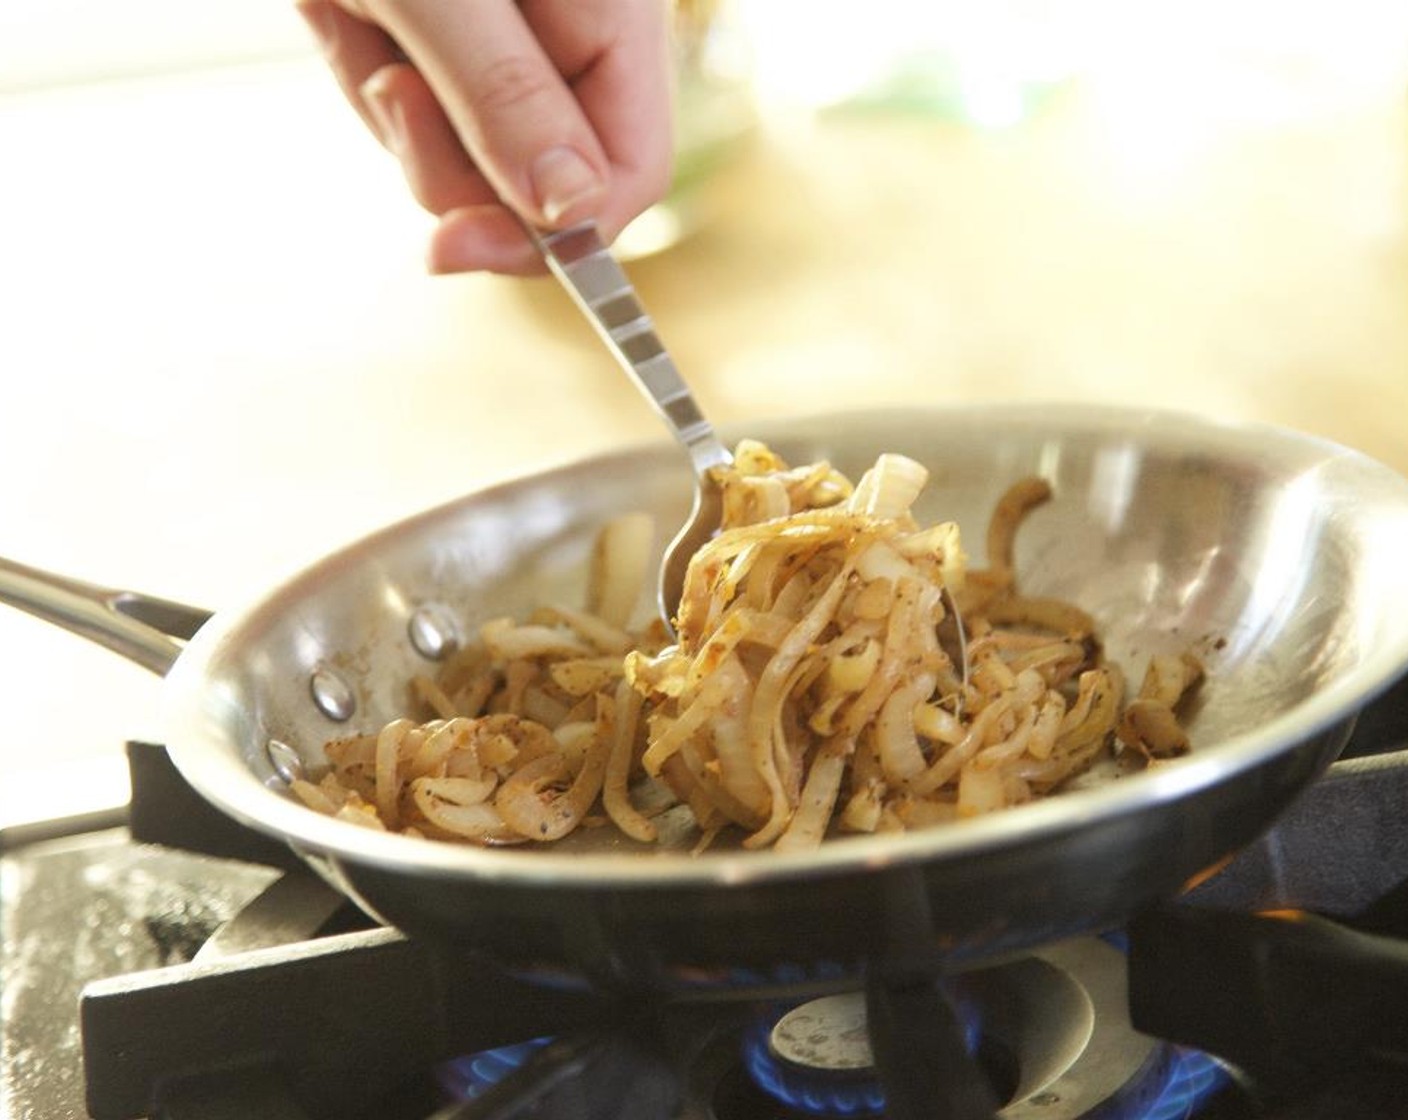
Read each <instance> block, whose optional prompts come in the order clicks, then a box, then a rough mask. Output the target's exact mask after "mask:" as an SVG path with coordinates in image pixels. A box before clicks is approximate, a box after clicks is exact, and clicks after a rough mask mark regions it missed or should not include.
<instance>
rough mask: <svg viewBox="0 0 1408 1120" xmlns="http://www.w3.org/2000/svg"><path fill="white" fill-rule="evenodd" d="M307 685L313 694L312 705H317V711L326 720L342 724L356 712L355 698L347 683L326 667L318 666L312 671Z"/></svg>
mask: <svg viewBox="0 0 1408 1120" xmlns="http://www.w3.org/2000/svg"><path fill="white" fill-rule="evenodd" d="M309 685H310V687H311V689H312V692H313V703H315V704H317V705H318V711H320V712H322V713H323V715H325V716H327V717H328V719H334V720H337V722H338V723H342V722H344V721H345V720H349V719H351V718H352V713H353V712H355V711H356V710H357V698H356V696H354V695H353V694H352V689H351V687H350V686H349V685H348V684H347V682H346V681H344V680H343V679H342V678H341V677H339V676H338V675H337V674H336V673H334V672H333V671H332V670H331V669H329V668H328V667H327V666H326V665H319V666H318V667H317V668H316V669H314V670H313V677H312V679H311V680H310V681H309Z"/></svg>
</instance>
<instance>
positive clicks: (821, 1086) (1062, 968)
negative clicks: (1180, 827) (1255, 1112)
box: [441, 938, 1229, 1120]
mask: <svg viewBox="0 0 1408 1120" xmlns="http://www.w3.org/2000/svg"><path fill="white" fill-rule="evenodd" d="M1124 977H1125V965H1124V954H1123V952H1122V951H1121V950H1120V948H1118V947H1117V945H1116V944H1111V943H1109V942H1107V941H1104V940H1100V939H1095V938H1090V939H1083V940H1079V941H1072V942H1066V943H1063V944H1060V945H1056V946H1052V947H1050V948H1047V949H1044V950H1041V951H1039V952H1037V953H1034V954H1032V955H1031V956H1028V957H1023V958H1020V959H1017V960H1014V961H1010V962H1007V963H1005V964H1001V965H997V966H995V967H992V968H988V969H983V970H980V971H976V972H973V973H970V974H966V975H964V976H961V977H958V978H956V979H955V980H954V981H952V982H949V983H947V984H946V985H945V994H946V995H947V996H948V998H949V1002H950V1004H951V1005H952V1006H953V1007H954V1010H955V1012H956V1014H957V1016H958V1018H959V1021H960V1022H961V1024H962V1026H963V1029H964V1033H965V1038H966V1041H967V1044H968V1050H969V1052H970V1054H971V1055H972V1056H973V1059H974V1061H976V1062H977V1064H978V1066H979V1067H980V1069H981V1070H982V1071H983V1073H984V1074H985V1075H986V1076H987V1078H988V1080H989V1082H990V1083H991V1085H992V1087H993V1090H994V1093H995V1095H996V1096H997V1098H998V1099H999V1100H1000V1101H1002V1102H1005V1104H1004V1106H1003V1107H1002V1108H1001V1111H1000V1112H999V1113H998V1115H999V1116H1000V1117H1001V1118H1002V1120H1186V1118H1188V1117H1192V1116H1194V1115H1196V1113H1197V1112H1198V1110H1199V1109H1201V1108H1202V1107H1203V1106H1204V1105H1205V1104H1206V1102H1208V1101H1209V1100H1210V1099H1211V1098H1212V1097H1213V1096H1214V1095H1216V1094H1217V1093H1219V1092H1220V1091H1221V1090H1223V1089H1224V1088H1225V1087H1226V1086H1227V1084H1228V1081H1229V1076H1228V1074H1227V1073H1226V1071H1225V1070H1224V1069H1223V1068H1222V1066H1221V1065H1219V1064H1218V1063H1217V1062H1216V1061H1215V1060H1214V1059H1212V1058H1209V1057H1208V1056H1206V1055H1204V1054H1201V1053H1199V1052H1197V1051H1193V1050H1188V1049H1184V1048H1181V1047H1176V1046H1172V1045H1168V1044H1165V1043H1162V1042H1158V1041H1156V1040H1154V1039H1151V1038H1148V1037H1147V1036H1145V1035H1142V1034H1140V1033H1138V1032H1137V1031H1135V1030H1134V1029H1133V1028H1132V1027H1131V1026H1130V1023H1129V1018H1128V1014H1127V1012H1126V1010H1125V998H1126V989H1125V980H1124ZM688 1010H689V1012H690V1014H691V1015H692V1016H693V1018H692V1019H691V1020H690V1022H691V1023H692V1024H693V1031H694V1033H695V1034H696V1035H697V1036H698V1039H699V1040H700V1041H699V1043H698V1044H697V1045H695V1046H691V1047H689V1048H688V1049H689V1050H690V1052H692V1053H694V1054H695V1055H696V1056H695V1059H694V1061H693V1063H692V1065H691V1067H690V1069H689V1071H688V1074H687V1078H688V1081H689V1085H688V1091H687V1093H686V1099H685V1102H684V1104H683V1106H682V1110H681V1112H680V1113H679V1120H764V1118H766V1120H861V1118H871V1117H883V1115H884V1108H885V1102H884V1094H883V1091H882V1090H881V1087H880V1082H879V1077H878V1073H877V1071H876V1069H875V1067H874V1064H873V1063H874V1057H873V1054H872V1051H871V1046H870V1041H869V1035H868V1033H867V1024H866V1009H865V1001H864V998H863V997H862V996H861V995H859V994H852V993H842V994H837V995H831V996H826V997H822V998H819V999H813V1000H809V1001H806V1002H803V1003H798V1004H796V1005H793V1006H790V1007H788V1006H779V1005H776V1004H770V1005H765V1006H759V1007H755V1008H753V1009H752V1010H751V1011H743V1012H729V1011H728V1010H726V1009H723V1008H708V1007H692V1008H690V1009H688ZM546 1041H547V1040H545V1039H535V1040H532V1041H530V1042H525V1043H520V1044H517V1045H513V1046H507V1047H502V1048H499V1049H496V1050H490V1051H485V1052H482V1053H479V1054H474V1055H470V1056H467V1057H465V1058H461V1059H458V1060H456V1061H454V1062H450V1063H447V1064H446V1066H445V1067H444V1069H443V1070H442V1072H441V1081H442V1083H443V1084H444V1085H445V1086H446V1087H447V1088H448V1089H450V1090H451V1092H452V1093H453V1095H454V1096H455V1097H457V1098H459V1099H462V1100H463V1099H474V1098H476V1097H478V1096H480V1095H481V1094H482V1093H483V1092H484V1091H485V1090H487V1088H489V1087H490V1086H492V1085H496V1084H498V1083H500V1082H501V1081H503V1080H504V1079H505V1078H506V1077H508V1076H510V1075H511V1074H513V1073H514V1072H516V1071H517V1070H518V1069H519V1067H520V1066H522V1064H523V1063H524V1062H525V1061H527V1060H529V1059H530V1058H532V1056H533V1055H534V1054H535V1053H536V1052H537V1051H538V1050H539V1049H541V1048H542V1047H543V1045H544V1044H545V1042H546Z"/></svg>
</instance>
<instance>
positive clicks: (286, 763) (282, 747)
mask: <svg viewBox="0 0 1408 1120" xmlns="http://www.w3.org/2000/svg"><path fill="white" fill-rule="evenodd" d="M264 753H265V754H266V755H268V756H269V764H270V765H271V766H273V768H274V773H275V774H277V775H278V776H279V777H280V778H282V779H283V780H284V781H285V782H295V781H298V780H299V779H300V778H302V777H303V759H302V758H300V757H299V754H298V752H297V751H296V750H294V749H293V748H292V747H291V746H289V745H288V744H287V743H283V742H280V741H279V740H278V739H270V740H269V741H268V742H267V743H265V744H264Z"/></svg>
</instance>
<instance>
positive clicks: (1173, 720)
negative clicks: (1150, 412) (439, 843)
mask: <svg viewBox="0 0 1408 1120" xmlns="http://www.w3.org/2000/svg"><path fill="white" fill-rule="evenodd" d="M927 477H928V475H927V471H926V470H925V469H924V467H923V466H921V465H920V464H919V463H917V462H915V461H914V460H912V459H908V458H905V457H904V456H900V455H882V456H880V458H879V459H878V460H877V461H876V463H875V465H874V467H873V468H871V469H870V470H869V471H867V472H866V473H865V474H864V475H863V476H862V477H861V479H860V480H859V482H857V483H856V484H855V485H854V486H852V484H851V483H850V481H849V480H848V479H846V478H845V477H843V476H842V475H840V474H838V473H837V472H836V471H834V470H833V469H832V468H831V467H830V466H829V465H828V464H826V463H816V464H811V465H808V466H804V467H798V468H789V467H788V466H787V464H785V463H784V462H783V461H782V460H781V459H779V458H778V456H777V455H775V454H774V453H773V452H772V451H770V450H769V449H768V448H767V447H765V446H763V445H761V444H758V443H755V442H751V441H744V442H743V443H742V444H740V445H739V447H738V449H737V454H736V456H735V459H734V462H733V464H732V465H731V466H730V467H728V468H725V469H723V470H721V471H720V472H719V473H718V482H719V484H720V486H721V487H722V491H723V500H724V517H723V527H722V529H721V531H720V532H719V534H718V535H717V536H716V537H715V538H714V539H713V540H712V541H710V542H709V543H708V544H707V545H705V546H704V547H703V548H702V549H701V550H700V551H699V553H698V554H697V555H696V556H695V557H694V558H693V560H692V562H691V564H690V568H689V572H688V575H687V577H686V580H685V587H684V596H683V600H682V602H681V604H680V609H679V614H678V617H677V619H676V620H675V624H676V632H677V637H676V640H675V641H674V642H673V643H672V644H668V645H667V644H666V642H667V640H668V635H667V634H666V633H665V630H664V627H663V626H661V625H660V624H659V623H656V624H655V625H654V626H652V627H649V628H647V629H646V630H645V631H643V632H641V631H632V630H630V629H629V628H628V626H629V621H630V618H631V615H632V613H633V609H634V606H635V603H636V601H637V600H638V598H639V592H640V589H641V588H642V587H643V586H644V583H645V581H646V569H647V556H648V550H649V544H650V540H651V537H652V528H651V525H650V523H649V520H648V519H646V518H643V517H640V516H628V517H624V518H621V519H618V520H617V521H614V522H612V523H611V524H609V525H608V526H606V527H605V529H604V530H603V531H602V533H601V536H600V539H599V542H598V548H597V554H596V557H595V565H594V567H595V570H594V575H593V579H592V584H591V586H592V592H591V596H590V598H591V601H590V602H589V603H588V604H587V608H586V609H585V610H576V609H572V608H569V607H565V606H561V605H558V606H550V607H543V608H541V609H539V610H538V611H536V612H534V614H533V615H532V616H530V617H529V618H526V619H508V618H499V619H493V620H491V621H488V622H486V623H484V624H483V625H482V626H480V627H479V631H478V636H477V640H476V641H474V642H472V643H469V644H467V645H465V646H464V647H463V648H461V649H459V650H458V651H457V652H456V653H455V654H454V655H453V656H452V657H451V658H450V659H449V660H448V661H447V662H446V664H445V665H444V667H443V668H442V670H441V672H440V673H439V674H438V676H436V677H435V678H433V679H432V678H430V677H417V678H415V679H413V680H412V681H411V691H412V694H413V698H414V704H415V706H416V707H417V708H419V709H420V714H421V716H422V717H424V716H428V717H429V718H428V719H426V720H424V721H421V719H414V718H405V719H398V720H395V721H393V722H391V723H389V724H387V725H386V726H385V727H384V728H382V729H381V730H380V731H379V732H377V733H376V734H372V735H360V736H354V737H351V738H346V739H339V740H336V741H334V742H331V743H328V744H327V745H326V754H327V757H328V761H329V767H328V770H327V772H326V773H325V774H324V775H322V776H321V778H320V780H319V781H317V782H316V783H315V782H310V781H299V782H296V783H294V791H295V792H296V793H297V794H298V796H300V797H301V798H302V799H303V800H304V801H305V802H306V803H307V804H308V805H310V806H312V807H313V808H315V809H318V810H320V811H323V812H326V813H330V814H334V815H337V816H340V817H342V818H344V819H348V820H352V821H356V822H358V823H362V824H366V825H369V826H372V827H377V828H388V829H394V830H399V831H403V832H407V833H412V834H415V835H421V836H427V837H432V838H438V839H447V840H462V841H469V842H474V843H480V844H511V843H522V842H526V841H553V840H558V839H560V838H562V837H563V836H566V835H567V834H568V833H570V832H572V831H573V830H574V829H576V828H579V827H596V826H613V827H615V828H617V829H619V830H620V831H621V832H623V833H624V834H625V835H627V836H629V837H631V838H633V839H635V840H638V841H641V842H644V843H649V842H652V841H654V840H656V838H657V828H656V824H655V818H656V815H657V814H658V813H659V812H661V811H662V810H664V809H666V808H668V807H671V806H674V805H680V804H683V805H685V806H687V807H688V810H689V812H690V813H691V814H692V817H693V820H694V823H695V824H696V825H697V828H698V845H697V847H698V848H700V849H702V848H703V847H705V846H707V845H708V844H709V843H711V842H712V841H713V839H714V838H715V837H716V836H717V835H718V834H719V833H720V832H721V831H722V830H725V829H738V830H742V832H743V834H744V837H743V840H742V843H743V844H744V846H746V847H753V848H760V847H769V846H771V847H776V848H779V849H785V848H793V849H796V848H806V847H811V846H814V845H816V844H818V843H820V842H821V841H822V840H823V839H824V838H825V837H827V836H829V835H832V834H836V833H845V832H877V831H893V830H902V829H910V828H920V827H926V826H929V825H934V824H938V823H941V822H945V821H952V820H956V819H960V818H963V817H967V816H972V815H974V814H978V813H987V812H991V811H994V810H998V809H1002V808H1005V807H1008V806H1012V805H1018V804H1021V803H1023V802H1026V801H1030V800H1032V799H1033V798H1037V797H1041V796H1045V795H1047V794H1049V793H1052V792H1054V791H1056V790H1059V789H1060V788H1061V787H1062V786H1063V785H1064V784H1066V783H1068V782H1070V781H1071V780H1072V779H1073V778H1074V777H1076V776H1077V775H1080V774H1083V773H1085V772H1087V771H1089V770H1090V768H1091V767H1092V766H1094V765H1095V764H1096V763H1097V762H1101V761H1102V760H1108V759H1110V758H1112V757H1113V756H1114V755H1115V754H1120V755H1121V756H1122V757H1123V758H1124V759H1125V760H1133V761H1134V762H1135V763H1136V764H1141V765H1142V764H1146V763H1147V762H1148V761H1150V760H1155V759H1160V758H1166V757H1170V756H1174V755H1177V754H1181V753H1183V752H1184V751H1186V750H1187V749H1188V739H1187V736H1186V734H1185V733H1184V731H1183V728H1182V727H1181V725H1180V723H1179V720H1178V716H1177V708H1178V706H1179V704H1180V702H1181V701H1182V700H1183V698H1184V697H1185V696H1186V695H1187V694H1188V692H1189V691H1190V689H1192V688H1193V687H1194V686H1195V685H1196V684H1197V682H1198V680H1199V679H1200V677H1201V672H1202V670H1201V667H1200V666H1199V664H1198V662H1197V660H1196V659H1195V658H1193V657H1192V656H1191V655H1186V654H1185V655H1183V656H1179V657H1155V658H1154V659H1153V660H1152V661H1151V662H1150V665H1149V669H1148V672H1147V673H1146V675H1145V678H1144V682H1143V684H1142V685H1141V687H1140V689H1139V691H1138V694H1137V695H1136V696H1135V697H1134V698H1133V699H1132V700H1130V701H1129V702H1126V699H1125V695H1124V694H1125V687H1124V681H1123V676H1122V674H1121V673H1120V671H1119V669H1118V668H1117V667H1116V666H1115V665H1113V664H1112V663H1109V662H1107V661H1106V660H1105V659H1104V656H1103V651H1102V647H1101V644H1100V642H1099V639H1098V635H1097V634H1096V632H1095V625H1094V622H1093V621H1092V619H1091V617H1090V616H1089V615H1088V614H1087V613H1086V612H1085V611H1083V610H1081V609H1080V608H1079V607H1077V606H1075V605H1074V604H1071V603H1068V602H1065V601H1062V600H1054V599H1047V598H1038V597H1030V596H1027V595H1024V594H1023V593H1022V592H1021V590H1020V589H1019V587H1018V582H1017V578H1016V573H1015V571H1014V567H1013V559H1012V557H1013V542H1014V538H1015V536H1016V533H1017V530H1018V527H1019V526H1020V524H1021V522H1022V520H1023V518H1024V517H1025V516H1026V514H1027V513H1028V511H1030V510H1031V509H1033V508H1034V507H1036V506H1037V505H1040V504H1041V503H1043V502H1045V501H1046V500H1048V498H1049V497H1050V495H1051V491H1050V487H1049V486H1048V485H1047V484H1046V483H1045V482H1043V481H1042V480H1040V479H1024V480H1022V481H1020V482H1018V483H1017V484H1015V485H1014V486H1013V487H1011V488H1010V489H1009V490H1008V491H1007V493H1006V494H1005V495H1004V496H1003V497H1002V499H1001V500H1000V501H999V502H998V504H997V507H996V509H995V511H994V513H993V516H992V519H991V521H990V523H989V525H988V533H987V542H986V543H987V556H988V567H987V568H985V569H981V570H974V571H970V570H968V564H967V559H966V556H965V554H964V551H963V548H962V544H961V539H960V535H959V530H958V527H957V525H955V524H953V523H952V522H943V523H940V524H936V525H928V526H922V525H920V524H918V523H917V522H916V521H915V519H914V517H913V515H912V514H911V512H910V510H911V507H912V506H913V504H914V501H915V500H916V498H918V496H919V494H920V492H921V490H922V489H923V487H924V485H925V483H926V481H927Z"/></svg>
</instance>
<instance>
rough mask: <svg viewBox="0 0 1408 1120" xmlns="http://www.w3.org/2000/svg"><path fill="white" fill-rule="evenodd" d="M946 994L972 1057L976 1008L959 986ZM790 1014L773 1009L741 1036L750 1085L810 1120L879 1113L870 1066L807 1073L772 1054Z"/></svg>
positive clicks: (978, 1030) (977, 1031)
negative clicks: (778, 1031)
mask: <svg viewBox="0 0 1408 1120" xmlns="http://www.w3.org/2000/svg"><path fill="white" fill-rule="evenodd" d="M945 991H946V992H947V993H948V996H949V999H950V1002H951V1003H952V1005H953V1008H954V1012H955V1014H956V1015H957V1016H958V1019H959V1022H960V1023H961V1025H962V1027H963V1040H964V1045H965V1046H966V1047H967V1050H968V1053H969V1054H973V1053H975V1052H976V1051H977V1048H978V1043H979V1041H981V1039H982V1023H981V1021H980V1018H979V1009H978V1005H977V1003H976V1002H975V1001H974V1000H973V999H972V998H971V997H970V996H968V995H967V994H965V993H964V992H963V991H962V990H961V988H959V987H957V986H953V987H950V986H946V987H945ZM789 1010H791V1008H790V1007H781V1008H773V1010H772V1011H771V1012H770V1013H766V1014H761V1015H759V1016H757V1017H756V1018H755V1019H754V1020H753V1023H752V1024H751V1025H750V1026H749V1027H748V1029H747V1030H746V1031H745V1032H744V1034H743V1044H742V1052H743V1064H744V1066H745V1067H746V1068H747V1070H748V1073H749V1074H750V1075H751V1076H752V1078H753V1082H754V1084H756V1085H757V1086H758V1087H759V1088H760V1089H762V1090H763V1091H764V1092H766V1093H767V1094H768V1095H769V1096H771V1097H772V1098H773V1099H774V1100H775V1101H777V1102H778V1103H779V1104H781V1105H784V1106H785V1107H787V1108H790V1109H794V1110H795V1111H797V1112H804V1113H806V1114H807V1115H809V1116H819V1117H828V1118H831V1120H850V1118H851V1117H860V1116H874V1115H877V1114H879V1113H880V1112H881V1111H883V1109H884V1107H885V1094H884V1092H883V1091H882V1090H881V1088H880V1081H879V1078H878V1076H877V1074H876V1072H875V1069H874V1067H866V1068H863V1069H857V1070H848V1071H837V1070H809V1069H803V1068H801V1067H799V1066H796V1065H793V1064H792V1063H790V1062H787V1061H784V1060H782V1059H780V1058H778V1057H777V1056H776V1055H774V1053H773V1050H772V1046H771V1044H770V1041H769V1040H770V1038H771V1035H772V1029H773V1027H774V1026H776V1025H777V1023H778V1021H779V1020H780V1019H781V1018H782V1016H783V1015H785V1014H786V1013H787V1012H788V1011H789Z"/></svg>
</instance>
